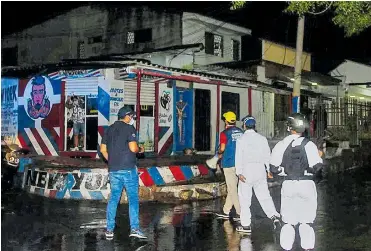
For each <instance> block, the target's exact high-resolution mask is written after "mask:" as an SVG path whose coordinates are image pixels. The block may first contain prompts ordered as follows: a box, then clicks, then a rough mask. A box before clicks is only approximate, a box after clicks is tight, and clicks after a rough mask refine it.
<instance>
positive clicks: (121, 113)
mask: <svg viewBox="0 0 371 251" xmlns="http://www.w3.org/2000/svg"><path fill="white" fill-rule="evenodd" d="M128 115H135V112H134V111H133V109H131V108H130V107H129V106H123V107H121V108H120V110H119V111H118V113H117V117H118V119H123V118H125V116H128ZM134 118H135V116H134Z"/></svg>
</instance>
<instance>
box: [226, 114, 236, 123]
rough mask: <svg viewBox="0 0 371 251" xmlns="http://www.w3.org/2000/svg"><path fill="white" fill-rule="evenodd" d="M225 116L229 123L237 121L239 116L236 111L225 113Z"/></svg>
mask: <svg viewBox="0 0 371 251" xmlns="http://www.w3.org/2000/svg"><path fill="white" fill-rule="evenodd" d="M223 118H224V119H225V120H226V121H227V122H229V123H234V122H236V119H237V116H236V114H235V113H234V112H226V113H224V114H223Z"/></svg>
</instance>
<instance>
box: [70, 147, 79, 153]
mask: <svg viewBox="0 0 371 251" xmlns="http://www.w3.org/2000/svg"><path fill="white" fill-rule="evenodd" d="M78 150H79V148H78V147H73V148H71V151H73V152H76V151H78Z"/></svg>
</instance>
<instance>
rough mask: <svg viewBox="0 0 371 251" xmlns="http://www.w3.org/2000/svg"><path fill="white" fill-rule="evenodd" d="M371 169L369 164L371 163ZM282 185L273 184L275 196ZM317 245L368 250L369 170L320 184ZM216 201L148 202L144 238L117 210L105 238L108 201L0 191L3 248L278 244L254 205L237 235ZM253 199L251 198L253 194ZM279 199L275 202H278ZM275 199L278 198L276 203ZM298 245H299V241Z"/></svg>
mask: <svg viewBox="0 0 371 251" xmlns="http://www.w3.org/2000/svg"><path fill="white" fill-rule="evenodd" d="M369 170H370V168H369ZM277 193H279V190H277V189H276V190H275V191H272V194H273V196H274V199H275V202H278V196H277ZM318 198H319V199H318V201H319V205H318V213H317V219H316V222H315V226H314V227H315V232H316V249H315V250H318V251H319V250H329V251H336V250H344V251H345V250H347V251H359V250H371V227H370V226H371V216H370V215H371V171H367V169H360V170H356V171H352V172H347V173H345V174H344V175H337V176H334V177H331V178H329V179H328V180H326V181H322V182H321V183H320V184H318ZM221 203H222V202H221V201H219V200H217V201H205V202H197V203H191V204H183V205H164V204H155V203H145V204H142V205H141V208H140V210H141V212H140V218H141V225H142V227H143V230H144V231H145V232H146V233H147V234H148V236H149V241H148V243H147V245H145V246H144V244H145V243H139V242H137V241H132V240H130V239H129V238H128V233H129V229H128V210H127V206H126V205H122V206H121V207H120V208H119V211H118V219H117V225H118V226H117V231H116V233H115V238H114V240H112V241H107V240H105V237H104V222H105V206H106V205H105V204H103V203H96V202H87V201H82V202H81V201H80V202H79V201H59V200H49V199H46V198H42V197H38V196H30V195H27V194H24V193H23V194H19V193H6V194H2V208H3V209H2V211H1V213H2V220H1V238H2V240H1V248H2V250H30V251H43V250H51V251H54V250H56V251H58V250H60V251H74V250H88V251H94V250H99V251H101V250H105V251H110V250H143V251H144V250H159V251H167V250H169V251H173V250H187V251H188V250H213V251H219V250H243V251H251V250H258V251H260V250H262V251H268V250H269V251H271V250H281V249H280V247H279V244H278V243H277V242H275V235H274V233H273V231H272V226H271V224H270V221H269V220H268V219H266V218H264V213H263V212H262V211H261V209H260V206H254V207H253V217H254V219H253V224H254V225H253V233H252V235H248V236H242V235H240V234H239V233H237V232H236V231H235V230H234V226H235V225H234V223H232V222H230V221H225V220H218V219H216V218H215V217H214V216H213V215H212V214H211V213H210V212H211V211H213V210H216V209H219V208H220V207H221ZM253 204H254V205H256V200H254V201H253ZM276 205H277V204H276ZM277 206H278V205H277ZM296 250H301V249H299V248H297V249H296Z"/></svg>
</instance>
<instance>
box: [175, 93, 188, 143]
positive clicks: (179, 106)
mask: <svg viewBox="0 0 371 251" xmlns="http://www.w3.org/2000/svg"><path fill="white" fill-rule="evenodd" d="M186 106H187V102H184V101H183V94H180V97H179V101H178V102H176V110H177V113H176V114H177V118H178V120H177V121H178V122H177V123H178V142H177V143H179V144H184V141H185V139H184V135H185V127H184V120H185V119H187V114H185V113H184V109H185V108H186Z"/></svg>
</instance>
